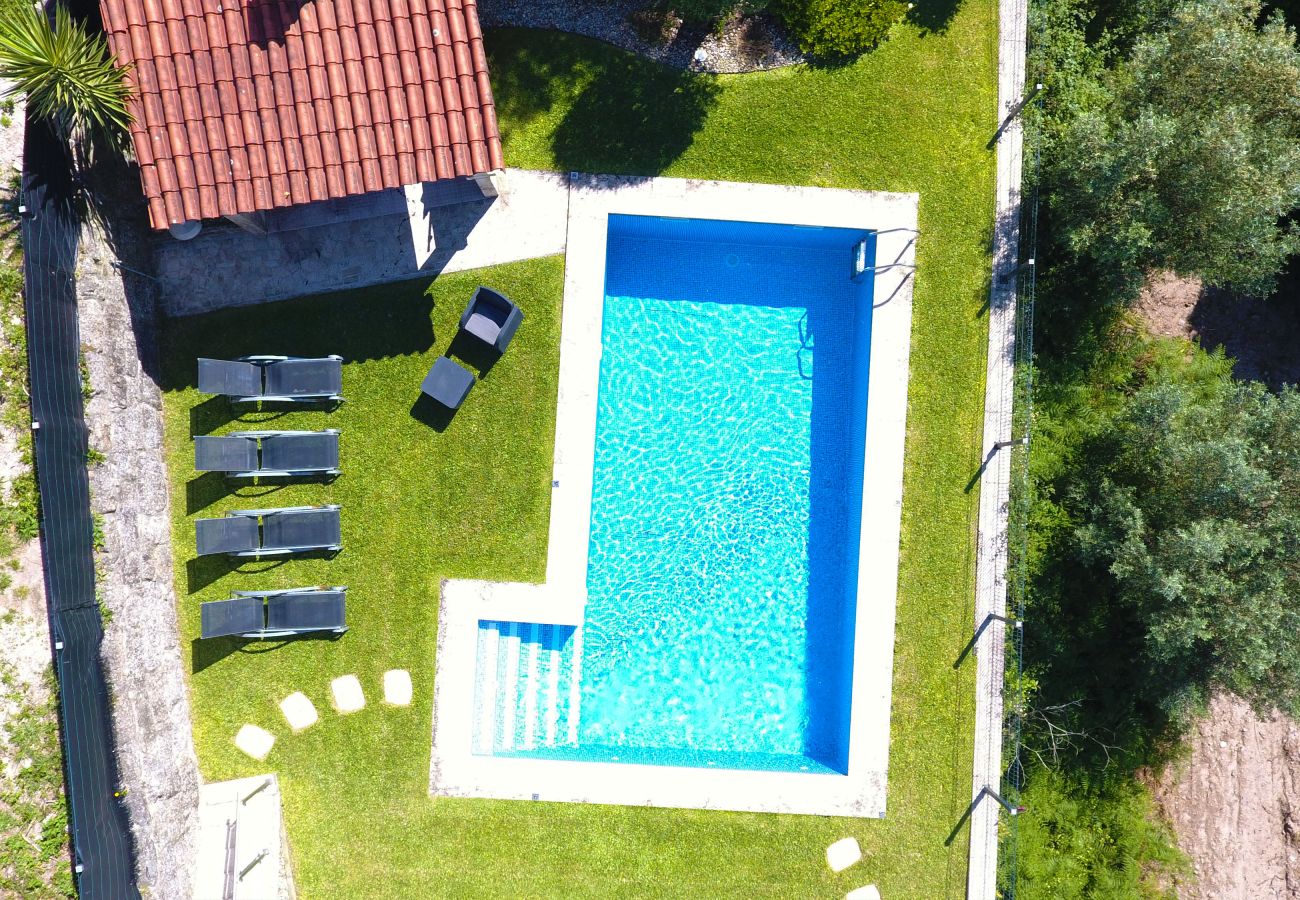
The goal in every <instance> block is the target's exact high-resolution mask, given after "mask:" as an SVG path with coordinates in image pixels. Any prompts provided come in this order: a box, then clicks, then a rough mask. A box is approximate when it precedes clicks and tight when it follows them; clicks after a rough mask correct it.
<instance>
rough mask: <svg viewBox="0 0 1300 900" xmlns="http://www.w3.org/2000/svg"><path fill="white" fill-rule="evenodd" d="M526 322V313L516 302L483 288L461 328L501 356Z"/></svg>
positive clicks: (470, 307) (463, 319)
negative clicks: (516, 332)
mask: <svg viewBox="0 0 1300 900" xmlns="http://www.w3.org/2000/svg"><path fill="white" fill-rule="evenodd" d="M523 320H524V313H523V310H521V309H520V308H519V306H518V305H517V304H515V302H514V301H513V300H511V299H510V298H509V297H507V296H506V295H505V294H500V293H497V292H496V291H494V290H492V289H491V288H487V287H480V288H479V289H478V290H476V291H475V292H474V296H473V297H471V298H470V301H469V306H467V307H465V313H464V315H462V316H461V317H460V327H461V329H462V330H464V331H466V332H468V333H469V334H472V335H474V337H476V338H478V339H479V340H480V341H482V342H483V343H485V344H487V345H488V346H490V347H492V349H494V350H496V351H497V353H505V352H506V347H507V345H509V343H510V339H511V338H513V337H514V336H515V331H516V330H518V328H519V323H520V322H522V321H523Z"/></svg>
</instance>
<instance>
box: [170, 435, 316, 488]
mask: <svg viewBox="0 0 1300 900" xmlns="http://www.w3.org/2000/svg"><path fill="white" fill-rule="evenodd" d="M194 468H195V469H196V470H198V471H200V472H224V473H225V475H226V477H227V478H294V477H317V478H333V477H334V476H336V475H338V474H339V432H338V430H337V429H333V428H331V429H327V430H325V431H232V432H231V433H230V434H225V435H219V436H215V437H214V436H211V435H200V436H198V437H196V438H195V439H194Z"/></svg>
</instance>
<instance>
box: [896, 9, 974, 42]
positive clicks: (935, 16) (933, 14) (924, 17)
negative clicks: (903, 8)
mask: <svg viewBox="0 0 1300 900" xmlns="http://www.w3.org/2000/svg"><path fill="white" fill-rule="evenodd" d="M960 9H961V0H917V2H916V3H914V4H912V8H911V9H909V10H908V11H907V15H906V16H905V17H904V21H905V22H907V23H908V24H909V25H912V26H913V27H915V28H916V30H917V31H919V32H921V36H922V37H926V36H928V35H932V34H944V33H945V32H947V30H948V26H949V25H950V24H951V23H952V20H953V18H954V17H955V16H956V15H957V11H958V10H960Z"/></svg>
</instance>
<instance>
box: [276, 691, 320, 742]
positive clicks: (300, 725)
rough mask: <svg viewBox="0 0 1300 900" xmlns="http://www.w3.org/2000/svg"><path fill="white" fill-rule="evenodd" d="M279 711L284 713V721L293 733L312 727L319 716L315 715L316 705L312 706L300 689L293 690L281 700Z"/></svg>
mask: <svg viewBox="0 0 1300 900" xmlns="http://www.w3.org/2000/svg"><path fill="white" fill-rule="evenodd" d="M280 712H282V713H284V718H285V721H287V722H288V723H289V727H290V728H292V729H293V730H294V733H295V734H296V733H297V732H299V731H305V730H306V729H308V728H310V727H312V726H313V725H315V724H316V720H317V719H319V718H320V716H318V715H316V707H314V706H312V704H311V701H310V700H308V699H307V695H306V694H304V693H303V692H302V691H294V692H293V693H292V694H290V695H289V696H288V697H285V698H284V699H283V700H281V701H280Z"/></svg>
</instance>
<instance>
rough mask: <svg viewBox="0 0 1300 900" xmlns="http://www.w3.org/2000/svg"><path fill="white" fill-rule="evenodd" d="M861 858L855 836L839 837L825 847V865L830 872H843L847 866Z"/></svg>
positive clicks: (860, 851) (860, 850)
mask: <svg viewBox="0 0 1300 900" xmlns="http://www.w3.org/2000/svg"><path fill="white" fill-rule="evenodd" d="M860 859H862V848H861V847H859V846H858V839H857V838H851V837H846V838H841V839H840V840H838V841H836V842H835V843H833V844H831V845H830V846H829V847H827V848H826V865H828V866H830V867H831V871H832V872H843V871H844V870H845V869H847V868H848V867H849V866H851V865H853V864H854V863H856V862H857V861H858V860H860Z"/></svg>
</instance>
